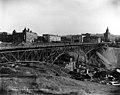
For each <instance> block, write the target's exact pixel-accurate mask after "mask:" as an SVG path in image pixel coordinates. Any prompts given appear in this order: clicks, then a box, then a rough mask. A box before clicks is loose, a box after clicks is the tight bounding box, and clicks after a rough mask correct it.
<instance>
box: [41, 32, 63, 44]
mask: <svg viewBox="0 0 120 95" xmlns="http://www.w3.org/2000/svg"><path fill="white" fill-rule="evenodd" d="M43 37H44V40H45V42H60V41H61V37H60V36H58V35H52V34H43Z"/></svg>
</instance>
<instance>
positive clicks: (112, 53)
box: [102, 47, 120, 68]
mask: <svg viewBox="0 0 120 95" xmlns="http://www.w3.org/2000/svg"><path fill="white" fill-rule="evenodd" d="M102 56H103V57H104V58H105V59H106V60H107V61H108V62H109V64H111V65H112V66H113V67H117V68H118V67H120V48H114V47H107V48H106V49H104V50H103V51H102Z"/></svg>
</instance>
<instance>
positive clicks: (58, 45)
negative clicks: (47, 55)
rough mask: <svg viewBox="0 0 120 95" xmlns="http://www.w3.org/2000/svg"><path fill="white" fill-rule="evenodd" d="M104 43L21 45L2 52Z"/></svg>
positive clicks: (3, 49) (4, 49)
mask: <svg viewBox="0 0 120 95" xmlns="http://www.w3.org/2000/svg"><path fill="white" fill-rule="evenodd" d="M100 44H104V43H77V44H75V43H74V44H69V43H65V44H64V43H57V44H54V43H51V44H39V45H23V46H22V45H20V46H15V45H14V46H13V45H12V46H1V47H0V51H12V50H27V49H39V48H53V47H69V46H92V45H100Z"/></svg>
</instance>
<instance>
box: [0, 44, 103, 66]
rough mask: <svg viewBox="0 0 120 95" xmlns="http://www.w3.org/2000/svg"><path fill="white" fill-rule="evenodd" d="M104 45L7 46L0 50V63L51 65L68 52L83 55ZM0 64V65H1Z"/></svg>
mask: <svg viewBox="0 0 120 95" xmlns="http://www.w3.org/2000/svg"><path fill="white" fill-rule="evenodd" d="M104 44H105V43H99V44H96V43H79V44H69V43H67V44H64V43H57V44H54V43H52V44H44V45H42V44H40V45H29V46H9V47H8V46H7V47H1V48H0V63H1V64H8V63H9V64H11V63H30V62H50V63H53V62H55V61H56V59H57V58H58V57H59V56H61V55H62V54H64V53H65V52H68V51H73V50H74V51H75V50H77V49H81V50H83V51H84V52H85V53H87V52H89V51H90V50H92V49H93V48H97V47H100V46H102V45H104ZM1 64H0V65H1Z"/></svg>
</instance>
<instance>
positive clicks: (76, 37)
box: [71, 35, 82, 43]
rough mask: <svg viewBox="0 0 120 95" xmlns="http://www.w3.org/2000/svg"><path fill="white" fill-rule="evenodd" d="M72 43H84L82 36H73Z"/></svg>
mask: <svg viewBox="0 0 120 95" xmlns="http://www.w3.org/2000/svg"><path fill="white" fill-rule="evenodd" d="M71 42H72V43H82V35H73V36H72V39H71Z"/></svg>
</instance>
